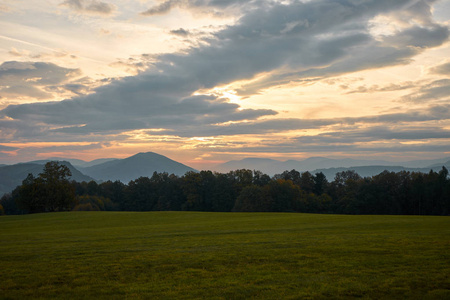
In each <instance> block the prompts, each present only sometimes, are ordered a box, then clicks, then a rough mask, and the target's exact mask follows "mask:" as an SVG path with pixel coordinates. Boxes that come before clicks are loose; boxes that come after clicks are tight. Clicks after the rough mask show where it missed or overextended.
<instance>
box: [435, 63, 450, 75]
mask: <svg viewBox="0 0 450 300" xmlns="http://www.w3.org/2000/svg"><path fill="white" fill-rule="evenodd" d="M431 73H432V74H439V75H450V62H448V63H445V64H442V65H439V66H436V67H434V68H432V69H431Z"/></svg>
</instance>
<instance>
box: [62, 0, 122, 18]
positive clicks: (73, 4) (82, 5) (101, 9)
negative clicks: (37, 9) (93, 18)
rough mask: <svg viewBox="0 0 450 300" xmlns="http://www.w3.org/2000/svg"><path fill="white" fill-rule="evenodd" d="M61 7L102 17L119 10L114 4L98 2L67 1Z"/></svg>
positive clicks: (87, 0) (88, 0)
mask: <svg viewBox="0 0 450 300" xmlns="http://www.w3.org/2000/svg"><path fill="white" fill-rule="evenodd" d="M60 5H62V6H67V7H69V8H70V9H72V10H74V11H76V12H78V13H82V14H90V15H102V16H109V15H112V14H114V12H115V11H116V9H117V8H116V6H115V5H113V4H109V3H106V2H101V1H97V0H66V1H64V2H62V3H61V4H60Z"/></svg>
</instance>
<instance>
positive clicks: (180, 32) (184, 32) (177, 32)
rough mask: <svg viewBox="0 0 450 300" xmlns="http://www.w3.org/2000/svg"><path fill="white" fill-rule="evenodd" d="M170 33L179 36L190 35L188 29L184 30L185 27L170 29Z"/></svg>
mask: <svg viewBox="0 0 450 300" xmlns="http://www.w3.org/2000/svg"><path fill="white" fill-rule="evenodd" d="M170 33H171V34H173V35H178V36H181V37H187V36H189V35H190V32H189V30H186V29H183V28H180V29H176V30H171V31H170Z"/></svg>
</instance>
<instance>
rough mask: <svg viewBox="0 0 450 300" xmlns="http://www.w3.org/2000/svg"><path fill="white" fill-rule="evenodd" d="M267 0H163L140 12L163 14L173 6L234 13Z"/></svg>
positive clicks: (197, 10)
mask: <svg viewBox="0 0 450 300" xmlns="http://www.w3.org/2000/svg"><path fill="white" fill-rule="evenodd" d="M266 2H270V1H267V0H258V1H254V0H194V1H191V0H165V1H162V2H161V3H160V4H157V5H155V6H152V7H151V8H149V9H148V10H146V11H144V12H142V13H141V15H144V16H155V15H164V14H167V13H169V12H170V11H171V10H172V9H174V8H177V7H179V8H183V9H188V10H192V11H195V12H197V13H199V12H200V13H205V14H210V15H215V16H223V15H225V14H230V13H236V12H238V11H242V10H245V9H246V8H249V7H253V6H255V5H264V3H266Z"/></svg>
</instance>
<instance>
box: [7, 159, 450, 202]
mask: <svg viewBox="0 0 450 300" xmlns="http://www.w3.org/2000/svg"><path fill="white" fill-rule="evenodd" d="M52 160H57V161H61V162H62V163H63V164H65V165H67V166H68V167H69V169H70V170H71V172H72V178H71V179H73V180H76V181H91V180H96V181H106V180H112V181H115V180H120V181H122V182H124V183H128V182H129V181H130V180H134V179H137V178H139V177H141V176H147V177H151V176H152V175H153V172H155V171H156V172H158V173H161V172H167V173H169V174H175V175H178V176H182V175H184V174H185V173H186V172H189V171H196V170H195V169H193V168H191V167H189V166H186V165H184V164H182V163H179V162H176V161H174V160H172V159H169V158H167V157H165V156H163V155H160V154H157V153H153V152H147V153H138V154H136V155H133V156H131V157H128V158H125V159H114V158H102V159H96V160H93V161H89V162H86V161H83V160H79V159H67V158H49V159H47V160H38V161H32V162H27V163H20V164H15V165H5V166H0V195H3V194H4V193H6V192H10V191H12V190H13V189H14V188H15V187H16V186H18V185H20V184H21V183H22V181H23V180H24V179H25V178H26V176H27V175H28V174H29V173H32V174H33V175H35V176H37V175H38V174H39V173H41V172H42V170H43V166H44V164H45V163H46V162H48V161H52ZM442 166H446V167H447V168H449V169H450V157H447V158H442V159H433V160H414V161H405V162H390V161H384V160H357V159H350V158H346V159H331V158H325V157H311V158H308V159H305V160H300V161H299V160H286V161H279V160H274V159H267V158H245V159H242V160H235V161H229V162H226V163H223V164H220V165H217V166H215V167H213V168H212V171H217V172H221V173H227V172H229V171H232V170H237V169H250V170H259V171H261V172H263V173H265V174H268V175H270V176H273V175H275V174H279V173H282V172H283V171H286V170H289V171H290V170H292V169H295V170H297V171H299V172H306V171H309V172H311V173H312V174H315V173H318V172H322V173H324V174H325V176H326V177H327V179H328V180H329V181H332V180H333V179H334V176H335V174H336V173H338V172H341V171H346V170H354V171H356V172H357V173H358V174H359V175H361V176H362V177H365V176H373V175H377V174H379V173H381V172H383V171H384V170H388V171H391V172H399V171H402V170H405V171H415V172H429V171H430V170H431V169H433V170H434V171H439V170H441V169H442Z"/></svg>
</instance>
